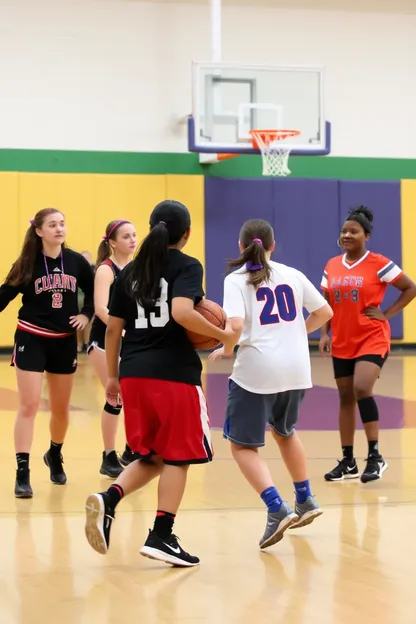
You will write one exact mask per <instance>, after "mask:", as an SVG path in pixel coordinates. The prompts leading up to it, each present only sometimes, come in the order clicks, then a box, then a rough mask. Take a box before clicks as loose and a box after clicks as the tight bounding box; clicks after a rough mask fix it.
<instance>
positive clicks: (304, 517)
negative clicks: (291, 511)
mask: <svg viewBox="0 0 416 624" xmlns="http://www.w3.org/2000/svg"><path fill="white" fill-rule="evenodd" d="M295 512H296V513H297V515H298V516H299V519H298V521H297V522H294V523H293V524H292V525H291V527H290V528H291V529H299V528H300V527H304V526H306V525H307V524H310V523H311V522H313V521H314V520H315V518H317V517H318V516H322V514H323V511H322V509H320V507H319V505H318V503H317V502H316V500H315V499H314V497H313V496H308V498H307V499H306V501H305V502H304V503H295Z"/></svg>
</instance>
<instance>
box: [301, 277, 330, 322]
mask: <svg viewBox="0 0 416 624" xmlns="http://www.w3.org/2000/svg"><path fill="white" fill-rule="evenodd" d="M300 276H301V282H302V286H303V307H304V308H306V310H307V311H308V312H309V316H308V318H307V319H306V321H305V325H306V331H307V332H308V334H311V333H312V332H314V331H316V330H317V329H321V328H322V327H323V326H324V325H325V324H326V323H328V322H329V321H330V320H331V318H332V317H333V314H334V313H333V311H332V308H331V306H330V305H329V304H328V302H327V301H326V300H325V298H324V297H323V296H322V295H321V293H320V292H319V291H318V290H317V289H316V288H315V286H314V285H313V284H312V282H310V281H309V280H308V278H307V277H306V276H305V275H303V273H300Z"/></svg>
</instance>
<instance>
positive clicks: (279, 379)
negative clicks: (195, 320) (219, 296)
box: [223, 262, 326, 394]
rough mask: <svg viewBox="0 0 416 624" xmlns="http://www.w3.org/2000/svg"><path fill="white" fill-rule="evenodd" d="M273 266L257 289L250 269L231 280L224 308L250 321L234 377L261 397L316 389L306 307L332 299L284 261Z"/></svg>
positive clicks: (316, 306) (313, 307)
mask: <svg viewBox="0 0 416 624" xmlns="http://www.w3.org/2000/svg"><path fill="white" fill-rule="evenodd" d="M269 265H270V266H271V268H272V276H271V279H270V281H269V282H267V283H264V284H262V285H261V286H260V287H258V288H257V289H256V288H254V286H251V285H249V284H248V283H247V282H248V273H247V270H246V268H245V266H244V267H242V268H241V269H238V270H237V271H235V272H233V273H231V274H230V275H228V276H227V277H226V278H225V282H224V304H223V307H224V310H225V312H226V314H227V316H228V318H233V317H234V318H235V317H238V318H242V319H244V326H243V332H242V334H241V338H240V341H239V347H240V348H239V349H238V353H237V358H236V361H235V363H234V367H233V372H232V374H231V375H230V379H232V380H233V381H235V383H236V384H238V385H239V386H241V388H244V389H245V390H248V391H249V392H255V393H258V394H273V393H275V392H285V391H286V390H301V389H306V388H310V387H311V386H312V379H311V363H310V357H309V348H308V336H307V332H306V326H305V320H304V316H303V308H306V310H307V311H308V312H309V313H311V312H314V311H315V310H318V309H319V308H322V307H323V306H324V305H325V304H326V301H325V299H324V298H323V296H322V295H321V294H320V293H319V292H318V290H317V289H316V288H315V286H313V284H312V283H311V282H310V281H309V280H308V279H307V277H305V275H304V274H303V273H301V272H300V271H298V270H297V269H293V268H292V267H288V266H286V265H284V264H279V263H278V262H269Z"/></svg>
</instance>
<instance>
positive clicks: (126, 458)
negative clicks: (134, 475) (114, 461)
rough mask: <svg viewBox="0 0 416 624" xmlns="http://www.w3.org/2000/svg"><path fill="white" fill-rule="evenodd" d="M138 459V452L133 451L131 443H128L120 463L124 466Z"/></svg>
mask: <svg viewBox="0 0 416 624" xmlns="http://www.w3.org/2000/svg"><path fill="white" fill-rule="evenodd" d="M136 459H140V458H139V456H138V455H137V454H136V453H133V451H132V450H131V448H130V447H129V445H128V444H126V448H125V449H124V452H123V455H122V456H121V457H120V464H121V465H122V466H128V465H129V464H131V463H132V462H134V461H136Z"/></svg>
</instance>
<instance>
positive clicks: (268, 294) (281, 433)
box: [210, 219, 332, 549]
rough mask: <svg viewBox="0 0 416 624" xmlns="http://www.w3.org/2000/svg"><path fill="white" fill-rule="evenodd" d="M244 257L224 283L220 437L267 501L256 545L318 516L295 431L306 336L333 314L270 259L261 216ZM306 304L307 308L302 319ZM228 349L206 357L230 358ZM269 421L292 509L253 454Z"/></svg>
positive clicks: (245, 234) (305, 371)
mask: <svg viewBox="0 0 416 624" xmlns="http://www.w3.org/2000/svg"><path fill="white" fill-rule="evenodd" d="M239 246H240V251H241V256H240V257H239V258H238V259H237V260H233V261H232V262H230V264H229V266H230V268H237V267H238V268H237V270H236V271H234V272H233V273H231V274H230V275H228V276H227V277H226V279H225V283H224V306H223V307H224V310H225V312H226V313H227V316H228V318H229V320H230V322H231V326H232V328H233V330H234V331H236V332H237V335H239V336H240V338H239V350H238V353H237V358H236V360H235V363H234V366H233V371H232V374H231V376H230V382H229V392H228V400H227V417H226V422H225V425H224V437H225V438H226V439H228V440H230V442H231V450H232V454H233V457H234V459H235V460H236V461H237V463H238V466H239V468H240V470H241V472H242V473H243V475H244V476H245V478H246V479H247V481H248V482H249V483H250V485H252V487H253V488H254V489H255V490H256V492H257V493H258V494H259V495H260V496H261V498H262V500H263V501H264V503H265V504H266V506H267V524H266V530H265V532H264V535H263V537H262V538H261V540H260V548H262V549H263V548H267V547H268V546H271V545H272V544H275V543H276V542H278V541H280V540H281V539H282V537H283V533H284V532H285V530H286V529H287V528H289V527H291V528H295V527H301V526H305V525H306V524H309V523H310V522H312V521H313V520H314V518H316V517H317V516H319V515H321V514H322V511H321V510H320V508H319V506H318V504H317V502H316V500H315V499H314V497H313V496H312V494H311V490H310V486H309V480H308V474H307V468H306V456H305V452H304V450H303V447H302V444H301V442H300V440H299V437H298V435H297V433H296V432H295V426H296V423H297V420H298V414H299V408H300V405H301V403H302V400H303V397H304V395H305V390H306V389H307V388H310V387H311V386H312V381H311V365H310V358H309V348H308V336H307V335H308V333H311V332H313V331H315V330H316V329H319V328H320V327H322V325H324V323H326V322H327V321H328V320H329V319H330V318H331V317H332V310H331V308H330V307H329V305H328V304H327V302H326V301H325V299H324V298H323V297H322V295H321V294H320V293H319V292H318V290H316V288H315V287H314V286H313V285H312V284H311V282H310V281H309V280H308V279H307V278H306V277H305V275H303V273H301V272H300V271H297V270H296V269H293V268H291V267H288V266H285V265H284V264H278V263H277V262H272V261H270V256H271V253H272V252H273V250H274V247H275V244H274V234H273V229H272V227H271V226H270V224H269V223H267V222H266V221H263V220H261V219H252V220H250V221H246V222H245V223H244V225H243V227H242V229H241V231H240V240H239ZM303 308H306V310H307V311H308V312H309V317H308V318H307V319H306V321H305V320H304V317H303ZM232 354H233V350H232V349H231V348H230V347H228V350H227V351H226V350H225V349H224V347H221V348H220V349H217V350H216V351H214V352H213V353H212V354H211V355H210V359H212V360H215V359H217V358H220V357H223V356H224V357H231V356H232ZM267 423H268V424H269V425H270V428H271V432H272V435H273V437H274V439H275V440H276V442H277V444H278V446H279V448H280V452H281V454H282V458H283V461H284V462H285V464H286V467H287V469H288V471H289V473H290V475H291V477H292V479H293V483H294V487H295V492H296V501H295V509H292V508H291V507H290V505H289V504H288V503H287V502H286V501H283V500H282V499H281V497H280V495H279V493H278V491H277V489H276V487H275V486H274V483H273V480H272V477H271V474H270V471H269V468H268V466H267V464H266V463H265V462H264V461H263V459H262V458H261V457H260V455H259V453H258V449H259V447H262V446H264V442H265V429H266V424H267Z"/></svg>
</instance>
